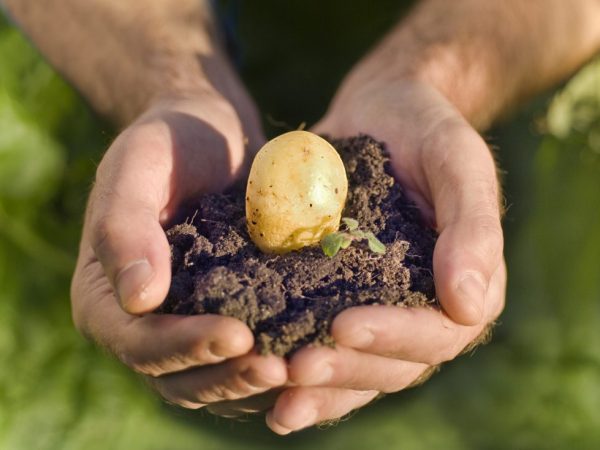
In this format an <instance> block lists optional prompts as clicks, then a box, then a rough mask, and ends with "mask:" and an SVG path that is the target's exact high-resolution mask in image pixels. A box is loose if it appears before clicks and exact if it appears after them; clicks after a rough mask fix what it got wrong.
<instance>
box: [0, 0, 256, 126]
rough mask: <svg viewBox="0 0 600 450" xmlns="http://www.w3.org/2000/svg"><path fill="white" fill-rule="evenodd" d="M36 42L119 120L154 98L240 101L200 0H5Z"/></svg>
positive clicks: (237, 85)
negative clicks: (214, 96) (214, 95)
mask: <svg viewBox="0 0 600 450" xmlns="http://www.w3.org/2000/svg"><path fill="white" fill-rule="evenodd" d="M4 4H5V5H6V7H7V9H8V10H9V12H10V14H11V15H12V16H13V18H14V19H15V21H16V22H17V23H19V25H20V26H21V27H22V28H23V30H24V31H25V32H26V33H27V34H28V35H29V37H30V38H31V39H32V41H33V42H34V44H35V45H37V46H38V48H39V49H40V51H41V52H42V53H43V54H44V55H45V56H46V58H47V59H48V60H49V61H50V63H52V64H53V65H54V66H55V67H57V68H58V69H59V71H61V72H62V73H63V74H64V75H65V76H66V78H68V79H69V80H70V81H71V82H72V83H73V84H74V85H75V86H76V87H77V88H78V89H79V90H80V91H81V92H82V93H83V94H84V95H85V96H86V97H87V99H88V100H89V101H90V103H91V104H92V106H93V107H94V108H95V109H96V110H97V111H99V112H100V113H101V114H104V115H106V116H109V117H110V118H112V119H113V120H115V121H116V122H118V123H120V124H126V123H128V122H130V121H131V120H132V119H133V118H135V117H136V116H138V115H139V114H140V113H141V112H142V111H144V109H145V108H146V107H147V106H148V105H149V104H150V103H151V102H152V101H153V100H154V99H156V98H158V97H161V96H169V95H189V94H194V93H197V92H204V91H207V90H214V91H217V92H219V93H220V94H221V95H223V96H225V97H227V98H228V99H229V100H230V101H231V102H232V103H241V104H243V106H242V108H244V107H246V106H247V105H246V103H247V99H246V98H245V97H244V96H245V93H244V92H243V89H241V85H240V83H239V81H238V79H237V77H236V75H235V74H234V72H233V70H232V69H231V67H230V66H229V63H228V61H227V58H226V57H225V56H224V54H223V51H222V50H221V48H220V43H219V39H218V38H217V36H216V31H215V30H214V26H213V24H212V18H211V13H210V7H209V5H208V1H205V0H179V1H176V2H175V1H172V0H146V1H143V2H128V1H122V0H87V1H80V0H46V1H44V2H41V1H39V0H4Z"/></svg>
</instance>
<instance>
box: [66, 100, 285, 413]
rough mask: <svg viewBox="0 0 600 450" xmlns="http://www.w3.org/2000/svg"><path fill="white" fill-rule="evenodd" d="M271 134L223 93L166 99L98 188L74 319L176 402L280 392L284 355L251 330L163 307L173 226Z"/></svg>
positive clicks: (196, 403) (105, 170)
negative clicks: (260, 344)
mask: <svg viewBox="0 0 600 450" xmlns="http://www.w3.org/2000/svg"><path fill="white" fill-rule="evenodd" d="M246 139H247V140H248V146H247V147H248V148H250V149H256V148H258V147H259V146H260V145H261V144H262V141H263V137H262V133H261V131H260V127H259V126H258V122H257V121H256V119H255V118H253V117H239V116H238V113H237V112H236V111H235V110H234V108H233V107H232V106H231V105H230V104H229V103H228V102H227V101H226V100H225V99H224V98H223V97H221V96H219V95H218V94H216V93H209V92H203V93H201V94H198V95H194V96H192V97H187V98H182V97H179V98H169V99H162V100H160V101H158V102H156V103H155V104H154V105H153V106H152V107H151V108H150V110H149V111H148V112H146V113H145V114H143V115H142V116H141V117H140V118H139V119H138V120H137V121H136V122H135V123H134V124H132V125H131V126H130V127H129V128H127V129H126V130H125V131H123V132H122V133H121V134H120V135H119V136H118V137H117V139H116V140H115V142H114V143H113V144H112V145H111V147H110V148H109V149H108V151H107V152H106V154H105V156H104V158H103V160H102V162H101V163H100V165H99V167H98V171H97V177H96V183H95V185H94V187H93V190H92V193H91V195H90V199H89V204H88V208H87V212H86V217H85V224H84V228H83V234H82V239H81V245H80V254H79V258H78V261H77V267H76V270H75V274H74V277H73V282H72V289H71V296H72V307H73V318H74V322H75V324H76V326H77V328H78V329H79V330H80V331H81V332H82V333H83V334H84V335H86V336H88V337H90V338H91V339H93V340H94V341H96V342H97V343H98V344H100V345H101V346H103V347H105V348H106V349H108V350H109V351H110V352H111V353H113V354H114V355H116V356H117V357H118V358H119V359H120V360H121V361H123V362H124V363H125V364H126V365H128V366H129V367H130V368H132V369H133V370H135V371H137V372H140V373H142V374H144V375H145V377H146V378H147V380H148V381H149V383H150V384H151V385H152V386H153V387H154V388H155V389H156V390H157V391H158V392H159V393H160V394H161V395H162V396H163V397H164V398H165V399H166V400H167V401H169V402H171V403H175V404H179V405H182V406H184V407H189V408H198V407H201V406H203V405H205V404H209V403H216V402H220V401H222V400H225V399H227V400H233V399H238V398H242V397H246V396H249V395H253V394H257V393H259V392H263V391H266V390H269V389H270V388H272V387H274V386H278V385H280V384H282V383H284V382H285V381H286V379H287V372H286V367H285V364H284V362H283V360H282V359H280V358H275V357H267V358H265V357H259V356H258V355H255V354H253V353H249V352H250V351H251V349H252V348H253V337H252V333H251V331H250V330H249V329H248V328H247V327H246V326H245V325H244V324H242V323H241V322H239V321H237V320H235V319H232V318H227V317H221V316H214V315H200V316H190V317H184V316H174V315H156V314H151V311H153V310H154V309H155V308H156V307H158V306H159V305H160V304H161V303H162V301H163V300H164V298H165V296H166V294H167V292H168V289H169V284H170V276H171V275H170V272H171V268H170V249H169V244H168V243H167V240H166V237H165V233H164V231H163V226H164V225H165V224H168V223H169V222H170V221H172V220H173V218H174V216H175V214H176V211H177V209H178V207H179V206H180V204H181V203H182V202H183V201H185V200H187V199H190V198H193V197H194V196H196V195H198V194H199V193H204V192H211V191H219V190H222V189H223V188H225V187H226V186H227V185H228V184H230V183H231V182H232V181H233V180H234V179H235V177H236V176H237V175H238V174H239V173H240V171H241V170H242V168H243V165H244V158H245V153H246V148H245V140H246Z"/></svg>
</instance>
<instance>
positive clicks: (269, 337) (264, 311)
mask: <svg viewBox="0 0 600 450" xmlns="http://www.w3.org/2000/svg"><path fill="white" fill-rule="evenodd" d="M331 143H332V145H333V146H334V147H335V148H336V149H337V151H338V152H339V153H340V156H341V158H342V160H343V162H344V165H345V167H346V172H347V174H348V186H349V189H348V199H347V202H346V206H345V209H344V213H343V217H351V218H354V219H356V220H358V221H359V223H360V226H361V228H362V229H365V230H370V231H373V232H374V233H375V234H376V236H377V237H378V238H379V240H381V242H383V243H384V244H385V246H386V253H385V254H384V255H377V254H375V253H372V252H371V251H370V250H369V249H368V247H367V245H366V242H365V243H358V242H355V243H354V244H353V245H351V246H350V247H348V248H347V249H345V250H341V251H340V252H339V253H338V254H337V255H336V256H335V257H333V258H329V257H327V256H325V255H324V254H323V252H322V250H321V249H320V247H318V246H315V247H308V248H304V249H302V250H300V251H296V252H292V253H288V254H286V255H267V254H263V253H261V252H260V250H258V248H257V247H256V246H255V245H254V243H253V242H252V241H251V240H250V238H249V236H248V233H247V230H246V218H245V200H244V186H237V187H235V188H233V189H231V190H230V191H228V192H226V193H224V194H210V195H205V196H202V197H201V198H199V199H198V201H197V203H196V204H194V205H192V211H193V216H192V218H191V219H188V220H186V221H185V222H184V223H181V224H178V225H175V226H174V227H172V228H171V229H169V230H168V231H167V237H168V240H169V243H170V246H171V264H172V273H173V279H172V283H171V288H170V291H169V294H168V296H167V298H166V300H165V302H164V303H163V305H162V306H161V307H160V309H159V312H161V313H166V314H167V313H171V314H187V315H189V314H207V313H210V314H221V315H225V316H230V317H235V318H237V319H239V320H241V321H242V322H244V323H246V324H247V325H248V326H249V327H250V329H251V330H252V331H253V333H254V336H255V339H256V345H257V348H258V351H259V352H261V353H263V354H268V353H274V354H276V355H279V356H286V357H289V356H290V355H291V354H292V353H293V352H294V351H296V350H298V349H299V348H300V347H302V346H305V345H308V344H311V345H334V342H333V339H332V337H331V335H330V334H329V328H330V325H331V322H332V320H333V318H334V317H335V316H336V315H337V314H339V313H340V312H341V311H343V310H344V309H347V308H350V307H353V306H360V305H398V306H424V305H430V306H435V307H437V301H436V297H435V288H434V284H433V272H432V255H433V247H434V245H435V240H436V234H435V232H434V231H433V230H431V229H430V228H428V227H427V226H425V225H424V224H423V222H422V220H421V217H420V214H419V211H418V209H417V208H416V206H415V205H414V204H413V203H412V202H411V201H410V200H409V199H408V198H407V197H406V195H405V194H404V191H403V189H402V187H401V186H400V184H399V183H398V182H397V181H396V180H395V179H394V178H393V176H392V175H391V173H392V172H391V167H390V164H389V156H388V154H387V152H386V150H385V148H384V146H383V144H381V143H379V142H377V141H375V140H374V139H372V138H370V137H369V136H366V135H361V136H358V137H353V138H348V139H340V140H333V141H332V142H331Z"/></svg>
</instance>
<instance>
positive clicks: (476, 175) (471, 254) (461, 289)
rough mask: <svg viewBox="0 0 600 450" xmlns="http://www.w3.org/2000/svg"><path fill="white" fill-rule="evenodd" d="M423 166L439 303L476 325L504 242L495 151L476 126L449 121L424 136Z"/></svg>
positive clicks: (458, 319) (457, 318)
mask: <svg viewBox="0 0 600 450" xmlns="http://www.w3.org/2000/svg"><path fill="white" fill-rule="evenodd" d="M423 168H424V172H425V177H426V179H427V182H428V184H429V189H430V192H431V196H432V200H433V205H434V210H435V216H436V222H437V226H438V231H439V232H440V236H439V239H438V242H437V243H436V246H435V250H434V255H433V269H434V276H435V285H436V289H437V292H438V297H439V299H440V303H441V304H442V307H443V308H444V310H445V311H446V313H447V314H448V316H450V318H451V319H453V320H454V321H455V322H458V323H461V324H463V325H476V324H478V323H481V322H482V321H483V320H484V319H485V315H486V314H485V310H486V304H485V301H486V297H487V291H488V285H489V282H490V279H491V277H492V275H493V274H494V273H495V272H496V269H497V268H498V267H499V265H500V264H502V253H503V245H504V242H503V235H502V228H501V224H500V206H499V186H498V182H497V178H496V168H495V164H494V160H493V157H492V155H491V153H490V151H489V149H488V147H487V145H486V144H485V142H484V141H483V139H482V138H481V137H480V136H479V134H478V133H477V132H476V131H475V130H473V129H471V128H470V127H468V126H467V125H461V126H459V127H456V126H453V127H451V128H450V129H444V130H443V132H441V133H438V135H437V136H436V137H434V138H433V139H429V140H428V141H427V142H426V144H425V145H424V147H423ZM490 307H493V305H487V308H490Z"/></svg>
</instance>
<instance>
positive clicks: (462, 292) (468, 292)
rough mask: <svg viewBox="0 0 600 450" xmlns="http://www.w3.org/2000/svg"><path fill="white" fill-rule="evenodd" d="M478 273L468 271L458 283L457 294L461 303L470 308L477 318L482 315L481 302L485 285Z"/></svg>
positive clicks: (483, 297) (483, 298) (485, 288)
mask: <svg viewBox="0 0 600 450" xmlns="http://www.w3.org/2000/svg"><path fill="white" fill-rule="evenodd" d="M483 280H484V278H483V275H481V274H480V273H470V274H468V275H466V276H465V277H464V278H463V279H462V280H461V281H460V282H459V283H458V295H459V296H460V298H461V300H462V302H463V304H464V305H465V306H466V307H468V308H471V310H472V312H473V316H474V317H476V318H477V319H479V320H480V319H481V318H482V317H483V302H484V300H485V293H486V291H487V287H486V285H485V282H484V281H483Z"/></svg>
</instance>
